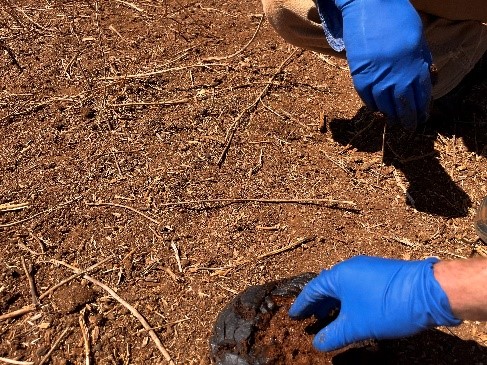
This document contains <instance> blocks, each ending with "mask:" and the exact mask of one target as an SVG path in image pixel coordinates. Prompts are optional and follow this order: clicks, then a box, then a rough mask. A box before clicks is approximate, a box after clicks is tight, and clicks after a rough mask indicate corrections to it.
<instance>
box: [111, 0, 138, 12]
mask: <svg viewBox="0 0 487 365" xmlns="http://www.w3.org/2000/svg"><path fill="white" fill-rule="evenodd" d="M115 1H116V2H117V3H120V4H122V5H125V6H127V7H129V8H131V9H134V10H136V11H138V12H139V13H143V12H144V11H145V10H144V9H142V8H140V7H138V6H137V5H135V4H133V3H129V2H128V1H123V0H115Z"/></svg>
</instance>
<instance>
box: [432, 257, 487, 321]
mask: <svg viewBox="0 0 487 365" xmlns="http://www.w3.org/2000/svg"><path fill="white" fill-rule="evenodd" d="M434 275H435V278H436V280H437V281H438V282H439V283H440V285H441V287H442V288H443V290H444V291H445V293H446V295H447V296H448V300H449V302H450V306H451V309H452V312H453V314H454V315H455V316H456V317H457V318H460V319H467V320H468V319H470V320H478V321H487V259H485V258H478V259H468V260H453V261H440V262H438V263H437V264H435V266H434Z"/></svg>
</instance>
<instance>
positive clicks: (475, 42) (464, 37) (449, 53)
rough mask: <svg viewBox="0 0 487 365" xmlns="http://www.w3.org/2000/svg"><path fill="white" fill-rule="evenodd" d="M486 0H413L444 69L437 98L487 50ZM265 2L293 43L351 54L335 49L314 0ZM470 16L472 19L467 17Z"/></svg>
mask: <svg viewBox="0 0 487 365" xmlns="http://www.w3.org/2000/svg"><path fill="white" fill-rule="evenodd" d="M485 1H486V0H470V2H469V6H470V5H472V7H471V9H476V10H477V11H473V10H468V9H465V8H466V7H467V6H466V5H463V4H465V3H464V2H463V1H462V2H460V1H458V0H444V1H442V2H441V1H436V2H432V1H431V0H414V1H412V3H413V4H414V5H415V6H417V9H418V12H419V14H420V16H421V19H422V21H423V28H424V33H425V36H426V39H427V41H428V45H429V47H430V50H431V53H432V55H433V62H434V64H435V65H436V67H437V69H438V83H437V84H436V85H435V86H434V87H433V98H435V99H437V98H440V97H442V96H444V95H445V94H446V93H448V92H449V91H451V90H452V89H453V88H454V87H455V86H457V85H458V84H459V83H460V81H461V80H462V79H463V78H464V77H465V75H466V74H467V73H469V72H470V71H471V70H472V68H473V67H474V66H475V64H476V63H477V62H478V61H479V60H480V58H481V57H482V55H483V54H484V53H485V52H486V50H487V24H483V23H481V22H480V21H479V20H482V21H487V4H483V3H484V2H485ZM431 3H432V4H435V3H436V5H432V4H431ZM443 3H444V4H445V5H444V7H442V4H443ZM462 3H463V4H462ZM262 4H263V7H264V12H265V14H266V16H267V18H268V19H269V22H270V23H271V25H272V26H273V27H274V29H275V30H276V31H277V32H278V33H279V34H280V35H281V37H283V38H284V39H285V40H286V41H287V42H289V43H291V44H293V45H295V46H298V47H301V48H305V49H309V50H312V51H315V52H319V53H324V54H328V55H334V56H338V57H341V58H345V56H346V55H345V53H343V52H342V53H337V52H335V51H333V50H332V49H331V48H330V46H329V45H328V43H327V42H326V39H325V36H324V33H323V28H322V25H321V20H320V17H319V15H318V10H317V8H316V4H315V2H314V0H262ZM474 5H475V6H474ZM421 9H425V10H428V11H429V12H430V13H426V12H424V11H422V10H421ZM439 15H443V16H444V17H440V16H439ZM453 15H455V17H453ZM446 16H449V17H450V18H453V20H452V19H447V18H446ZM470 18H472V20H465V19H470Z"/></svg>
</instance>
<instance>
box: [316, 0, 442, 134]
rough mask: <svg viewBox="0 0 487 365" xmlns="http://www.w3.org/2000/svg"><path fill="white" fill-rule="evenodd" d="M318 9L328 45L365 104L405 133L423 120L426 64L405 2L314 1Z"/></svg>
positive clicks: (418, 26)
mask: <svg viewBox="0 0 487 365" xmlns="http://www.w3.org/2000/svg"><path fill="white" fill-rule="evenodd" d="M318 10H319V13H320V16H321V19H322V22H323V28H324V30H325V36H326V39H327V40H328V43H329V44H330V46H331V47H332V48H333V49H335V50H336V51H341V50H343V48H345V50H346V52H347V60H348V64H349V67H350V72H351V75H352V78H353V83H354V86H355V89H356V90H357V92H358V94H359V96H360V97H361V98H362V100H363V101H364V102H365V104H366V105H367V106H368V107H369V108H370V109H372V110H379V111H381V112H383V113H384V114H385V115H386V116H387V117H388V119H389V121H390V122H391V123H398V122H399V123H400V124H401V125H402V126H403V127H404V128H406V129H410V130H413V129H415V128H416V126H417V124H418V123H421V122H424V121H426V119H427V117H428V108H429V103H430V99H431V88H432V86H431V80H430V73H429V72H430V66H431V63H432V60H431V53H430V51H429V49H428V46H427V44H426V41H425V39H424V36H423V26H422V23H421V19H420V17H419V15H418V13H417V12H416V10H415V9H414V7H413V6H412V5H411V3H410V2H409V1H408V0H318ZM340 13H341V14H340Z"/></svg>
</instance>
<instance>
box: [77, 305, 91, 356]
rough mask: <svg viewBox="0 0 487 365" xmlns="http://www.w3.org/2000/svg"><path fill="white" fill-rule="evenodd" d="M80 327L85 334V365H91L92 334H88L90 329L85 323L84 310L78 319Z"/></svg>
mask: <svg viewBox="0 0 487 365" xmlns="http://www.w3.org/2000/svg"><path fill="white" fill-rule="evenodd" d="M78 322H79V327H80V328H81V333H82V334H83V343H84V348H85V365H90V360H91V347H90V334H89V332H88V327H86V323H85V309H83V310H82V311H81V312H80V314H79V318H78Z"/></svg>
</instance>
